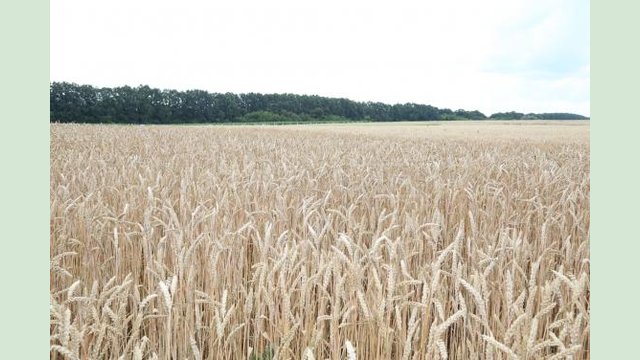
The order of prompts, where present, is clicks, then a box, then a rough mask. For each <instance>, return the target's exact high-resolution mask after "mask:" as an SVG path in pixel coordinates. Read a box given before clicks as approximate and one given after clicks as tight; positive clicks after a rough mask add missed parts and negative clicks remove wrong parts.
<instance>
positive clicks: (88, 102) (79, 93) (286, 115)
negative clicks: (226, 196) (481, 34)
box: [50, 82, 584, 124]
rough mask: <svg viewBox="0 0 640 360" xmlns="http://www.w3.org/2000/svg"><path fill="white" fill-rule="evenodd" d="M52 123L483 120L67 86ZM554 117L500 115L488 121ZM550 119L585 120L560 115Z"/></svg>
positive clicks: (423, 111)
mask: <svg viewBox="0 0 640 360" xmlns="http://www.w3.org/2000/svg"><path fill="white" fill-rule="evenodd" d="M50 110H51V116H50V121H56V122H86V123H136V124H175V123H219V122H231V121H247V122H286V121H298V122H304V121H318V120H320V121H349V120H350V121H358V120H371V121H401V120H403V121H407V120H408V121H415V120H465V119H468V120H483V119H487V116H485V115H484V114H483V113H481V112H479V111H477V110H476V111H465V110H456V111H452V110H450V109H438V108H436V107H433V106H430V105H421V104H413V103H407V104H396V105H388V104H383V103H379V102H356V101H351V100H348V99H336V98H327V97H321V96H308V95H295V94H257V93H248V94H232V93H225V94H221V93H209V92H206V91H202V90H189V91H177V90H160V89H154V88H150V87H149V86H138V87H130V86H123V87H116V88H97V87H93V86H90V85H78V84H73V83H67V82H53V83H51V86H50ZM547 115H558V114H527V115H525V114H521V113H514V112H512V113H499V114H494V115H492V116H491V117H490V118H492V119H502V118H508V119H520V118H522V117H525V116H538V117H539V118H543V119H546V118H548V117H542V116H547ZM560 115H563V116H564V117H554V119H560V118H563V119H578V118H584V117H581V116H579V115H575V114H560Z"/></svg>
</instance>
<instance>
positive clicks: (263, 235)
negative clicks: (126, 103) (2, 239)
mask: <svg viewBox="0 0 640 360" xmlns="http://www.w3.org/2000/svg"><path fill="white" fill-rule="evenodd" d="M432 125H433V126H430V124H424V123H421V124H412V125H408V124H394V125H331V126H329V125H318V126H316V125H305V126H279V127H268V126H106V125H72V124H66V125H61V124H52V125H51V130H50V135H51V142H50V150H51V158H50V165H51V172H50V176H51V180H50V186H51V188H50V207H51V232H50V234H51V236H50V249H51V258H50V259H51V267H50V269H51V270H50V297H51V299H50V301H51V307H50V346H51V350H50V355H51V359H136V360H137V359H256V360H258V359H260V360H266V359H332V360H333V359H403V360H404V359H573V360H580V359H589V358H590V355H589V312H590V307H589V271H590V263H589V186H590V185H589V125H588V123H583V122H582V123H581V122H576V123H571V124H567V123H553V122H544V123H533V122H532V123H526V124H524V123H521V125H515V124H509V123H486V124H479V123H456V124H451V125H448V124H432Z"/></svg>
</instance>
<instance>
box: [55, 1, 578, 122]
mask: <svg viewBox="0 0 640 360" xmlns="http://www.w3.org/2000/svg"><path fill="white" fill-rule="evenodd" d="M588 15H589V8H588V2H586V1H577V0H575V1H574V0H561V1H551V0H540V1H533V0H532V1H525V0H487V1H484V2H478V1H462V0H456V1H449V2H424V1H417V0H416V1H395V2H388V1H386V2H383V1H350V2H345V1H336V0H331V1H324V2H313V3H311V2H309V3H307V2H301V1H270V2H263V1H246V0H244V1H233V2H231V1H228V2H211V1H194V0H189V1H182V2H168V1H150V0H144V1H136V2H132V1H124V0H112V1H110V2H88V1H81V0H65V1H61V0H52V1H51V78H52V80H54V81H73V82H78V83H89V84H94V85H98V86H115V85H124V84H128V85H138V84H148V85H150V86H154V87H161V88H176V89H191V88H199V89H205V90H209V91H218V92H226V91H232V92H250V91H254V92H290V93H307V94H319V95H326V96H341V97H348V98H352V99H355V100H374V101H384V102H390V103H395V102H419V103H427V104H431V105H434V106H438V107H449V108H465V109H470V110H471V109H479V110H481V111H483V112H486V113H487V114H489V113H491V112H496V111H507V110H518V111H526V112H529V111H536V112H544V111H573V112H579V113H584V114H588V113H589V72H588V66H589V57H588V56H589V54H588V50H589V47H588V21H589V19H588ZM585 67H586V69H587V71H583V70H584V69H585Z"/></svg>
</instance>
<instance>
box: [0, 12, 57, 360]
mask: <svg viewBox="0 0 640 360" xmlns="http://www.w3.org/2000/svg"><path fill="white" fill-rule="evenodd" d="M0 44H1V45H0V46H1V49H2V50H1V51H2V55H0V59H1V60H0V61H2V66H0V89H1V90H0V99H2V100H1V102H0V104H1V105H2V106H0V114H2V125H1V128H0V157H2V160H1V163H0V164H2V166H1V167H0V169H1V170H0V171H1V174H0V229H2V230H1V231H0V234H1V235H0V238H1V239H2V248H1V250H0V256H1V259H0V266H2V270H1V271H2V275H3V276H2V295H1V296H0V301H1V302H2V304H0V309H1V310H0V312H1V313H0V323H1V324H2V325H1V330H0V331H1V333H0V344H1V345H2V346H1V347H0V348H1V349H2V350H0V353H2V355H1V357H2V358H4V359H48V358H49V325H48V322H49V319H48V318H49V316H48V315H49V294H48V292H49V286H48V285H49V260H48V258H49V244H47V242H46V241H47V237H49V121H48V117H49V100H48V98H49V2H48V1H42V0H37V1H22V2H19V1H4V2H2V3H1V5H0Z"/></svg>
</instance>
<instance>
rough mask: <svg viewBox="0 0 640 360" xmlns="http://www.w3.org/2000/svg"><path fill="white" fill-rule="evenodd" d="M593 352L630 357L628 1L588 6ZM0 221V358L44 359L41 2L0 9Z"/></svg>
mask: <svg viewBox="0 0 640 360" xmlns="http://www.w3.org/2000/svg"><path fill="white" fill-rule="evenodd" d="M591 7H592V9H591V17H592V18H591V29H592V35H591V63H592V65H593V68H594V69H596V70H595V72H594V73H593V76H592V81H591V82H592V86H591V89H592V102H591V118H592V122H591V145H592V154H591V180H592V184H593V185H594V191H592V193H591V204H592V205H591V215H592V222H591V224H592V229H591V230H592V234H593V235H592V241H591V257H592V265H593V272H592V276H591V290H592V291H591V304H592V310H594V311H592V314H591V354H592V358H593V359H631V358H638V357H639V356H640V351H639V350H638V349H639V348H638V345H636V342H637V341H639V340H638V339H637V333H638V331H637V324H638V323H639V320H640V314H639V313H638V311H637V307H638V302H639V300H638V299H639V298H640V297H639V296H638V295H639V294H640V290H639V289H638V286H637V279H636V276H634V274H638V273H640V271H638V270H640V269H639V267H640V266H639V264H640V259H638V254H640V251H639V250H640V242H638V241H637V239H636V236H634V235H633V234H634V233H635V232H634V231H633V230H635V229H632V227H633V226H634V225H635V222H636V221H638V216H639V215H640V211H639V210H638V204H640V201H639V200H640V196H639V195H638V191H637V186H638V184H639V183H640V181H638V180H640V176H639V174H640V171H638V159H637V155H636V154H640V148H639V146H638V144H639V143H640V141H639V140H638V139H637V137H638V132H637V131H634V130H637V129H638V127H639V125H638V120H637V119H635V118H634V117H632V116H630V115H629V114H630V111H629V110H628V109H629V108H630V107H631V106H634V105H635V104H636V103H637V100H638V96H637V95H638V94H640V91H639V90H638V89H637V86H638V85H637V84H640V81H639V80H640V77H639V76H638V70H637V66H638V64H640V50H638V49H637V45H636V44H637V36H636V35H635V34H638V33H640V31H638V30H639V29H638V28H639V26H638V21H637V19H636V16H637V14H638V13H640V12H639V11H637V10H638V7H640V5H637V4H635V3H633V2H631V1H627V2H622V1H613V2H612V1H608V2H605V1H598V2H592V3H591ZM0 37H1V39H2V41H1V42H0V44H2V57H1V59H2V65H3V66H1V67H0V80H1V81H0V84H1V85H0V89H1V90H0V91H1V92H0V99H2V100H3V101H2V112H1V113H2V114H3V124H2V130H1V131H0V156H1V157H2V175H1V176H0V182H1V183H0V199H1V201H0V204H1V205H0V225H2V232H1V234H2V240H3V247H2V252H1V253H0V254H1V256H2V259H1V261H0V266H2V273H3V274H4V279H3V294H4V295H3V296H1V297H0V299H1V300H0V301H2V304H1V305H2V306H0V309H2V310H1V311H2V312H1V314H0V316H1V317H0V318H1V319H2V326H1V329H2V330H1V331H2V333H1V334H0V339H1V340H0V341H1V343H2V345H8V346H2V354H3V358H13V359H44V358H48V356H49V355H48V354H49V345H48V344H49V342H48V337H49V334H48V327H49V326H48V320H47V313H48V294H47V292H48V286H47V284H48V282H49V276H48V257H49V250H48V247H47V245H46V242H45V240H46V238H47V237H48V233H49V205H48V204H49V197H48V191H49V171H48V169H49V121H48V117H49V111H48V109H49V101H48V88H49V62H48V60H49V2H45V1H40V0H38V1H30V2H3V3H2V5H0Z"/></svg>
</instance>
